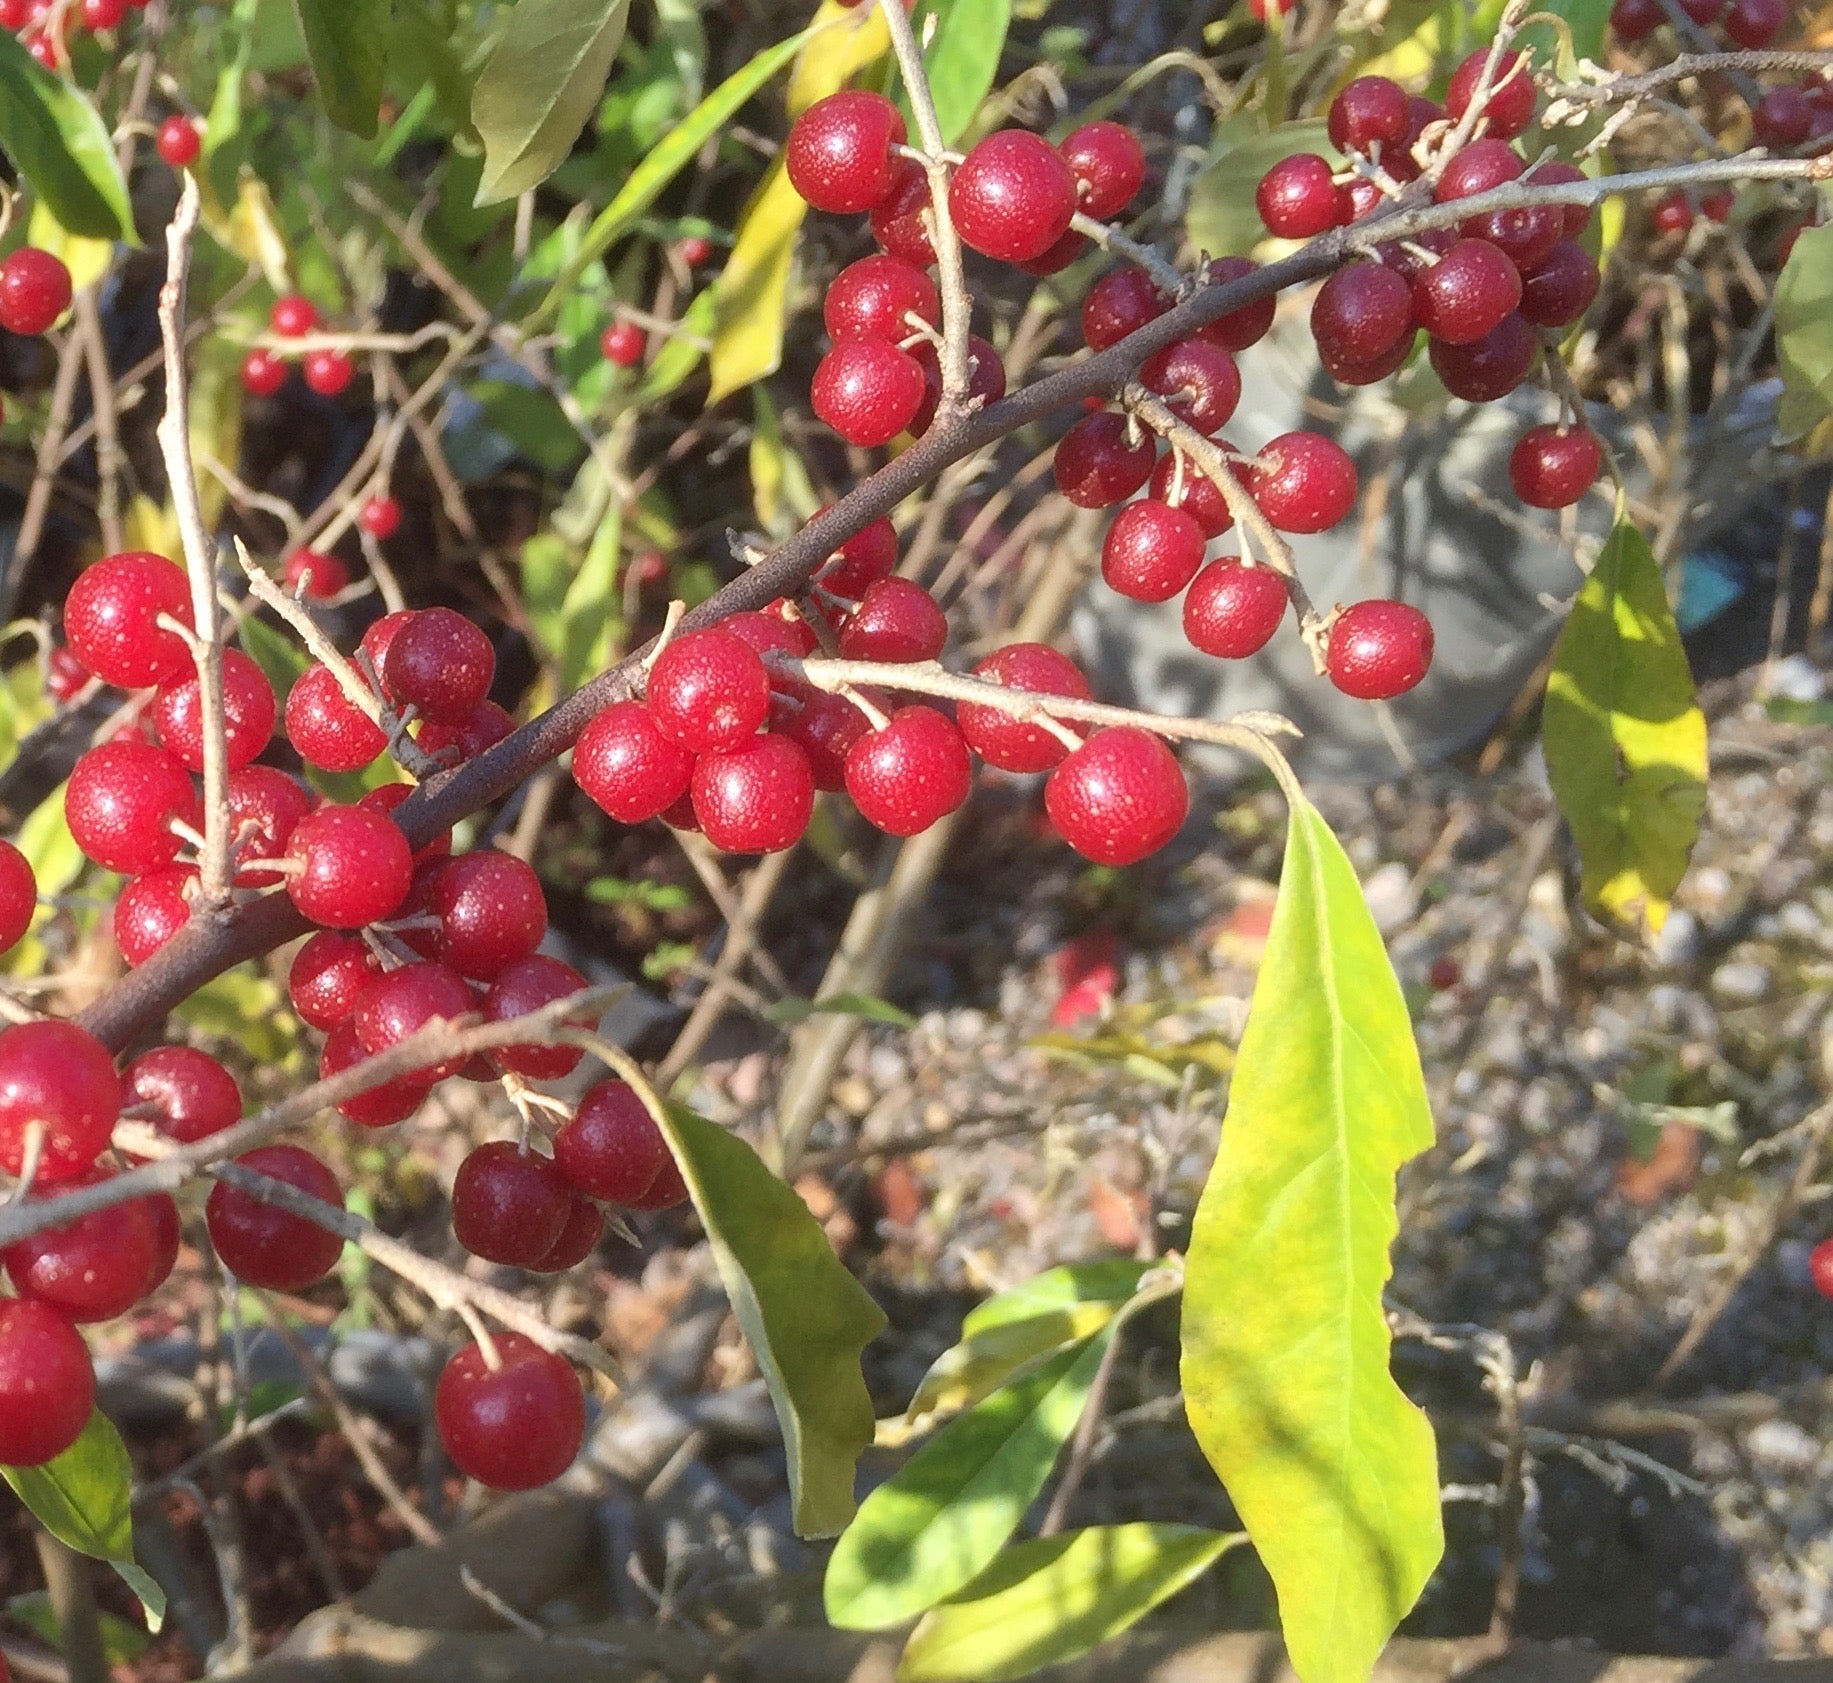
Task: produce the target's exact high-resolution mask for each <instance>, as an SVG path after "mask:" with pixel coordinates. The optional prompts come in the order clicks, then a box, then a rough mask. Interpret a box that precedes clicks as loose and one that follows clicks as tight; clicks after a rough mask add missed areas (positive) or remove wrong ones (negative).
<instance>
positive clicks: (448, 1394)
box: [433, 1332, 586, 1490]
mask: <svg viewBox="0 0 1833 1683" xmlns="http://www.w3.org/2000/svg"><path fill="white" fill-rule="evenodd" d="M495 1346H496V1356H497V1364H498V1365H496V1366H495V1367H492V1366H491V1364H490V1362H489V1360H488V1359H487V1358H486V1357H485V1355H484V1352H483V1351H482V1350H481V1349H480V1348H479V1347H478V1346H476V1345H472V1346H471V1347H470V1348H469V1349H465V1350H460V1351H459V1352H458V1354H457V1355H455V1356H454V1357H453V1358H452V1359H451V1360H450V1361H449V1362H447V1363H446V1365H445V1369H444V1371H443V1372H442V1373H441V1374H440V1375H439V1384H438V1385H437V1386H436V1387H435V1389H434V1392H433V1420H434V1423H435V1425H436V1426H437V1427H438V1430H439V1441H440V1442H441V1443H442V1444H443V1445H444V1446H445V1452H446V1454H447V1455H449V1456H450V1457H451V1458H452V1465H453V1466H455V1467H456V1468H457V1469H458V1470H459V1471H460V1472H461V1473H463V1474H464V1475H465V1476H466V1477H467V1478H474V1479H476V1480H477V1482H478V1483H479V1484H482V1485H485V1486H487V1487H489V1488H490V1489H492V1490H533V1489H535V1488H536V1487H537V1486H539V1485H543V1484H549V1483H552V1482H553V1480H555V1479H557V1478H558V1477H559V1476H560V1475H561V1474H562V1473H563V1472H565V1471H566V1470H567V1468H568V1467H569V1466H571V1465H572V1462H573V1457H574V1456H575V1455H577V1454H578V1453H579V1446H580V1444H581V1443H582V1442H583V1441H584V1439H585V1430H586V1407H585V1396H584V1394H583V1393H582V1392H581V1391H580V1389H579V1381H578V1380H577V1379H576V1378H574V1377H573V1370H572V1369H571V1368H570V1367H568V1366H567V1364H566V1361H565V1358H563V1357H561V1356H556V1355H554V1354H552V1353H551V1352H549V1351H546V1350H543V1349H542V1348H541V1347H540V1346H539V1345H537V1344H535V1343H534V1342H533V1341H532V1340H530V1339H528V1338H525V1337H524V1336H523V1335H522V1334H521V1333H519V1332H499V1333H498V1334H497V1335H496V1338H495Z"/></svg>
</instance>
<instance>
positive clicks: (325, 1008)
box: [286, 929, 377, 1029]
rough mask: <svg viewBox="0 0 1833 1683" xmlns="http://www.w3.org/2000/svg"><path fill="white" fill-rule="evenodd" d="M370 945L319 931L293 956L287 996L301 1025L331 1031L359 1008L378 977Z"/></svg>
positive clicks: (331, 931)
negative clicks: (363, 992) (374, 978)
mask: <svg viewBox="0 0 1833 1683" xmlns="http://www.w3.org/2000/svg"><path fill="white" fill-rule="evenodd" d="M376 971H377V966H376V961H375V957H374V955H373V954H372V953H371V952H370V950H369V947H368V944H367V943H366V942H365V941H364V940H363V939H362V937H361V936H358V935H340V934H338V933H336V932H335V931H333V930H329V929H324V930H320V931H319V932H318V933H317V934H316V935H313V936H311V937H310V938H309V939H308V940H307V941H306V943H305V945H304V946H302V947H301V948H300V949H299V951H298V952H296V953H295V954H294V955H293V963H292V968H291V969H290V970H289V971H288V972H287V978H286V991H287V997H288V998H289V999H290V1000H291V1001H292V1002H293V1009H294V1010H295V1011H296V1012H297V1013H298V1014H299V1017H300V1020H301V1021H302V1022H306V1023H309V1024H310V1025H311V1026H312V1027H313V1028H315V1029H332V1028H336V1027H337V1025H338V1024H339V1023H341V1022H343V1020H344V1019H345V1018H346V1017H348V1016H349V1015H350V1013H351V1012H352V1011H354V1010H355V1009H356V1002H357V998H358V996H359V995H360V994H361V993H362V991H363V989H364V988H365V987H367V986H368V985H369V981H370V978H371V977H373V976H374V975H375V974H376Z"/></svg>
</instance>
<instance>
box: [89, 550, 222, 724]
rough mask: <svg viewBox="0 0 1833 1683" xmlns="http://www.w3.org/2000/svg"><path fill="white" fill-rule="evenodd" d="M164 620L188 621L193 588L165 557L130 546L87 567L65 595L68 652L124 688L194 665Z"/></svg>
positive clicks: (105, 680)
mask: <svg viewBox="0 0 1833 1683" xmlns="http://www.w3.org/2000/svg"><path fill="white" fill-rule="evenodd" d="M161 618H166V619H172V620H176V621H177V622H178V623H179V624H180V625H183V626H186V627H189V626H190V625H191V588H190V585H189V584H188V583H187V582H186V580H185V575H184V574H183V573H182V572H181V571H180V570H179V569H178V568H177V567H175V566H173V565H172V563H171V562H170V561H168V560H167V559H166V558H165V557H164V556H163V555H152V554H149V553H148V552H146V551H145V550H129V551H127V552H125V553H124V554H121V555H110V556H106V557H104V558H103V559H102V560H100V561H98V562H96V563H95V565H94V566H92V567H86V568H84V570H83V571H82V572H81V573H80V574H78V575H77V580H76V583H75V584H73V585H72V586H71V587H70V594H69V595H68V596H67V597H66V598H65V599H64V636H65V637H66V638H68V639H69V644H70V652H71V653H72V654H74V655H75V656H76V658H77V659H78V660H80V661H81V662H82V663H83V665H84V666H86V667H87V668H88V669H89V670H90V671H91V672H93V673H94V674H95V675H96V676H97V677H98V678H100V679H101V680H102V682H103V683H105V684H115V685H117V686H119V687H120V688H121V689H124V690H136V689H143V688H145V687H146V686H147V685H149V684H158V683H163V682H164V681H165V680H166V679H167V678H175V677H177V676H178V675H179V674H180V673H183V672H187V671H190V670H191V669H192V661H191V651H190V650H189V649H188V648H187V647H186V646H185V642H184V639H183V638H181V637H180V636H179V635H178V634H177V633H176V632H173V631H167V630H164V629H162V628H161V627H160V625H159V624H158V621H159V620H160V619H161Z"/></svg>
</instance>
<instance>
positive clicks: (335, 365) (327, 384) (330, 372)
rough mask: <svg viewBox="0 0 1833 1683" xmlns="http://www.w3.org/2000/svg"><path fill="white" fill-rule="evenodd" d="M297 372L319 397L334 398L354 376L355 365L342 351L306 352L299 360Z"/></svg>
mask: <svg viewBox="0 0 1833 1683" xmlns="http://www.w3.org/2000/svg"><path fill="white" fill-rule="evenodd" d="M299 372H300V374H301V375H302V376H303V377H304V379H305V383H306V384H307V385H308V386H310V387H311V388H312V390H313V391H315V392H317V393H318V395H319V396H320V397H336V396H337V394H338V393H339V392H341V391H342V390H343V389H344V388H345V387H346V386H347V385H349V384H350V381H351V379H352V378H353V377H354V376H355V374H356V364H355V363H353V362H352V361H351V360H350V358H349V357H347V356H346V355H345V354H344V353H343V352H342V351H334V350H317V351H307V352H306V354H305V355H304V356H303V357H301V358H300V361H299Z"/></svg>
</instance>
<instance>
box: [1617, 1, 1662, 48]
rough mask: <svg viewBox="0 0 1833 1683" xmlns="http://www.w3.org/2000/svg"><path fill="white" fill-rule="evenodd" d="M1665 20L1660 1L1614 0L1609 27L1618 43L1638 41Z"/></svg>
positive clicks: (1652, 32) (1650, 33)
mask: <svg viewBox="0 0 1833 1683" xmlns="http://www.w3.org/2000/svg"><path fill="white" fill-rule="evenodd" d="M1667 20H1668V15H1667V13H1666V12H1665V11H1664V10H1663V9H1662V5H1661V0H1616V4H1615V5H1614V6H1612V7H1611V8H1610V27H1611V29H1612V30H1613V31H1614V32H1615V34H1616V37H1617V39H1618V40H1619V41H1640V40H1642V39H1644V38H1645V37H1646V36H1649V35H1652V34H1654V32H1655V31H1656V30H1657V29H1659V28H1660V27H1661V25H1662V24H1664V23H1666V22H1667Z"/></svg>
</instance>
